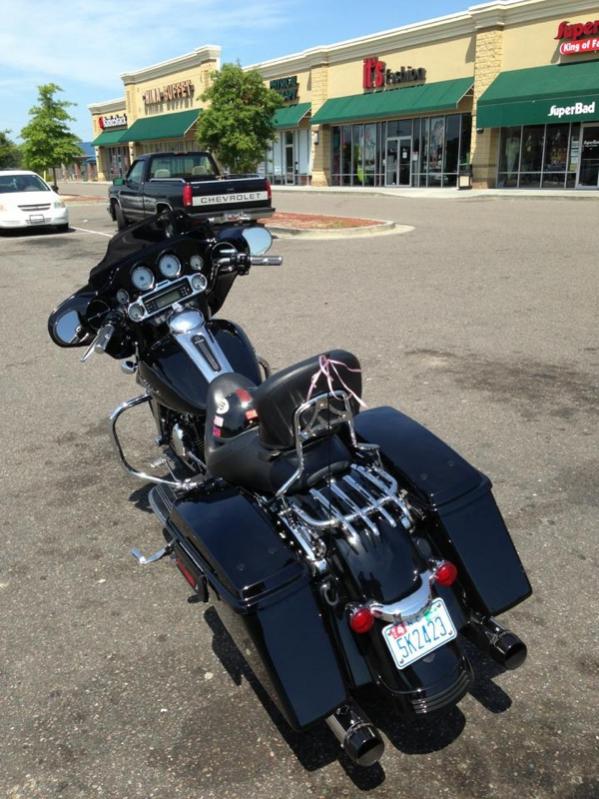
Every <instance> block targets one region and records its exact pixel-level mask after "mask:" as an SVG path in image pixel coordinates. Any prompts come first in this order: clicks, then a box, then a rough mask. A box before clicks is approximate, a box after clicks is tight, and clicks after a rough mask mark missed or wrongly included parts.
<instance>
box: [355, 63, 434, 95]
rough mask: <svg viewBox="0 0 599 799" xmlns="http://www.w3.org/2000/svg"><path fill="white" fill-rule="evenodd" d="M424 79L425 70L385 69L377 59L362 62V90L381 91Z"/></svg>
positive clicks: (410, 68) (407, 68)
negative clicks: (387, 87) (386, 87)
mask: <svg viewBox="0 0 599 799" xmlns="http://www.w3.org/2000/svg"><path fill="white" fill-rule="evenodd" d="M425 78H426V69H424V67H419V68H418V69H414V67H401V68H400V69H398V70H396V71H395V70H392V69H387V65H386V64H385V62H384V61H381V60H380V59H379V58H376V57H375V58H365V59H364V61H363V62H362V88H364V89H382V88H384V87H385V86H395V85H398V84H401V83H414V82H415V81H422V80H424V79H425Z"/></svg>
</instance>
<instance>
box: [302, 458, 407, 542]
mask: <svg viewBox="0 0 599 799" xmlns="http://www.w3.org/2000/svg"><path fill="white" fill-rule="evenodd" d="M306 497H307V498H309V501H310V506H311V508H310V511H308V510H306V508H305V507H304V503H302V499H301V498H300V497H297V496H293V497H289V498H288V500H287V501H288V503H289V507H290V509H291V511H292V512H293V514H294V515H295V516H296V518H297V519H298V520H299V521H300V522H301V523H302V524H304V525H306V526H307V527H308V528H310V529H311V530H312V531H313V532H316V533H322V532H325V531H326V530H331V529H334V528H340V529H341V530H342V531H343V532H344V533H345V535H346V536H347V538H348V540H349V542H350V544H352V545H358V544H359V542H360V535H361V533H362V532H364V533H365V534H366V536H367V537H368V538H370V539H371V540H372V541H374V540H376V539H378V538H380V531H379V528H378V525H377V523H376V517H377V516H381V517H382V518H383V519H384V520H385V521H386V522H387V523H388V524H389V525H390V526H391V527H397V525H398V524H400V525H401V526H402V527H404V529H406V530H411V529H412V527H413V525H414V519H413V514H412V512H411V509H410V506H409V504H408V502H407V499H406V493H405V492H404V491H401V490H400V489H399V487H398V485H397V481H396V480H395V478H394V477H392V476H391V475H390V474H389V473H388V472H386V471H385V470H384V469H383V468H382V467H380V466H377V465H373V464H371V465H363V464H357V463H353V464H352V465H351V467H350V470H349V472H348V473H347V474H344V475H342V476H340V477H336V478H334V479H332V480H330V481H327V482H326V483H325V484H323V485H322V486H320V487H318V488H311V489H309V490H308V491H307V492H306V494H305V495H304V502H305V498H306ZM314 512H315V513H316V514H317V515H314ZM358 528H360V529H358Z"/></svg>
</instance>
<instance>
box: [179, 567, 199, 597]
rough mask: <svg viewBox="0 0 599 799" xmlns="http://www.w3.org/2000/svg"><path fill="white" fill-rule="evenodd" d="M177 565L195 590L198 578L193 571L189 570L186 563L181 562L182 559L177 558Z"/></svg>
mask: <svg viewBox="0 0 599 799" xmlns="http://www.w3.org/2000/svg"><path fill="white" fill-rule="evenodd" d="M175 565H176V567H177V568H178V569H179V571H180V572H181V574H182V575H183V577H185V579H186V580H187V582H188V583H189V584H190V586H191V587H192V588H193V590H194V591H195V589H196V582H197V581H196V578H195V577H194V576H193V574H192V573H191V572H190V571H189V569H188V568H187V567H186V566H184V565H183V564H182V563H181V561H180V560H175Z"/></svg>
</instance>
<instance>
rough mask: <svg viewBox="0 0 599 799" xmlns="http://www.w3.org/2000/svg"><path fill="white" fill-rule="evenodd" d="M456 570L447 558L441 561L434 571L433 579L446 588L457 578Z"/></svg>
mask: <svg viewBox="0 0 599 799" xmlns="http://www.w3.org/2000/svg"><path fill="white" fill-rule="evenodd" d="M457 576H458V570H457V569H456V567H455V566H454V565H453V563H451V561H449V560H444V561H442V562H441V563H440V564H439V565H438V566H437V568H436V569H435V571H434V574H433V579H434V580H435V582H436V583H439V585H443V586H445V587H446V588H448V587H449V586H450V585H453V584H454V583H455V581H456V579H457Z"/></svg>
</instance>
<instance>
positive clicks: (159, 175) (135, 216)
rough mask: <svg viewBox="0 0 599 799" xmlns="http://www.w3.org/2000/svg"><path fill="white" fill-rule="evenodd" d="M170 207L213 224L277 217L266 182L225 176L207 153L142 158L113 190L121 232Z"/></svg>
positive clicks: (111, 202) (114, 215) (113, 206)
mask: <svg viewBox="0 0 599 799" xmlns="http://www.w3.org/2000/svg"><path fill="white" fill-rule="evenodd" d="M166 209H172V210H184V211H186V213H188V214H191V215H193V216H197V217H201V218H204V219H208V220H210V221H211V222H213V223H214V224H225V223H227V222H231V221H234V220H244V219H247V220H254V219H261V218H264V217H267V216H270V215H271V214H272V213H274V208H273V207H272V195H271V189H270V183H269V182H268V180H267V179H266V178H261V177H259V176H258V175H223V174H222V173H221V172H220V170H219V168H218V166H217V164H216V161H215V160H214V158H213V157H212V156H211V155H210V153H206V152H192V153H152V154H147V155H141V156H139V158H137V159H136V160H135V161H134V162H133V164H132V165H131V168H130V169H129V171H128V172H127V175H126V176H125V177H124V178H115V179H114V180H113V181H112V186H110V188H109V190H108V212H109V213H110V215H111V217H112V218H113V219H114V220H115V222H116V223H117V225H118V227H119V229H123V228H124V227H126V226H127V225H128V224H129V223H131V222H138V221H139V220H140V219H144V218H145V217H147V216H152V214H156V213H159V212H160V211H161V210H166Z"/></svg>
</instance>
